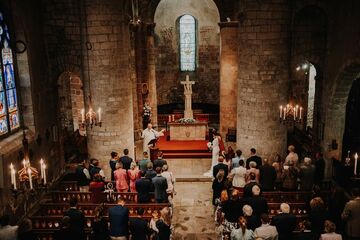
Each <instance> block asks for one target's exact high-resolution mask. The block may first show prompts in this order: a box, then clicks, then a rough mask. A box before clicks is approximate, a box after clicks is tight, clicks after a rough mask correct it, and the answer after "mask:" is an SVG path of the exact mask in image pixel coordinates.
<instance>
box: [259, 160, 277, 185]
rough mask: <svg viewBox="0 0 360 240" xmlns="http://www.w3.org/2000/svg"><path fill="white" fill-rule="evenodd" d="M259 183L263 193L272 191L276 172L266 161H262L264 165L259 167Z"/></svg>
mask: <svg viewBox="0 0 360 240" xmlns="http://www.w3.org/2000/svg"><path fill="white" fill-rule="evenodd" d="M259 173H260V178H259V183H260V184H261V188H262V190H263V191H274V188H275V181H276V170H275V168H274V167H273V166H272V165H270V162H269V161H268V160H267V159H264V165H262V166H260V167H259Z"/></svg>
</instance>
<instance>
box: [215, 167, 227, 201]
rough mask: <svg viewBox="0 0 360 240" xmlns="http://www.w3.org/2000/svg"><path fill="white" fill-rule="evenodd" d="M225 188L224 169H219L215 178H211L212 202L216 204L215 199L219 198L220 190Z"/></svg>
mask: <svg viewBox="0 0 360 240" xmlns="http://www.w3.org/2000/svg"><path fill="white" fill-rule="evenodd" d="M224 188H225V178H224V170H222V169H221V170H220V171H219V172H218V173H217V175H216V178H215V179H214V180H213V183H212V190H213V198H212V204H213V205H214V206H216V205H217V204H216V199H219V198H220V196H221V192H222V190H224Z"/></svg>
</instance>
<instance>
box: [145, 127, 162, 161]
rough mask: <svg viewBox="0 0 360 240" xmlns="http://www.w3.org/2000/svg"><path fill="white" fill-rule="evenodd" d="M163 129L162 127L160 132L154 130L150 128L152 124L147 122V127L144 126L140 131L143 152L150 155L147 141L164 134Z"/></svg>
mask: <svg viewBox="0 0 360 240" xmlns="http://www.w3.org/2000/svg"><path fill="white" fill-rule="evenodd" d="M164 132H165V129H162V130H161V131H160V132H158V131H156V130H154V129H153V128H152V124H151V123H149V124H148V125H147V128H145V129H144V130H143V131H142V133H141V138H143V139H144V141H143V152H147V153H148V155H149V156H150V149H149V142H150V141H151V140H154V139H157V138H159V137H160V136H164Z"/></svg>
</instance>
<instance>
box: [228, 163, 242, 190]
mask: <svg viewBox="0 0 360 240" xmlns="http://www.w3.org/2000/svg"><path fill="white" fill-rule="evenodd" d="M239 165H240V166H239V167H236V168H233V169H232V170H231V172H230V175H229V178H230V179H231V178H232V185H233V187H234V188H235V189H237V190H239V191H240V192H242V191H243V188H244V186H245V183H246V182H245V177H246V168H245V167H244V165H245V162H244V160H242V159H240V160H239Z"/></svg>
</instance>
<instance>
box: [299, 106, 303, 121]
mask: <svg viewBox="0 0 360 240" xmlns="http://www.w3.org/2000/svg"><path fill="white" fill-rule="evenodd" d="M301 115H302V107H300V115H299V118H300V119H301Z"/></svg>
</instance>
